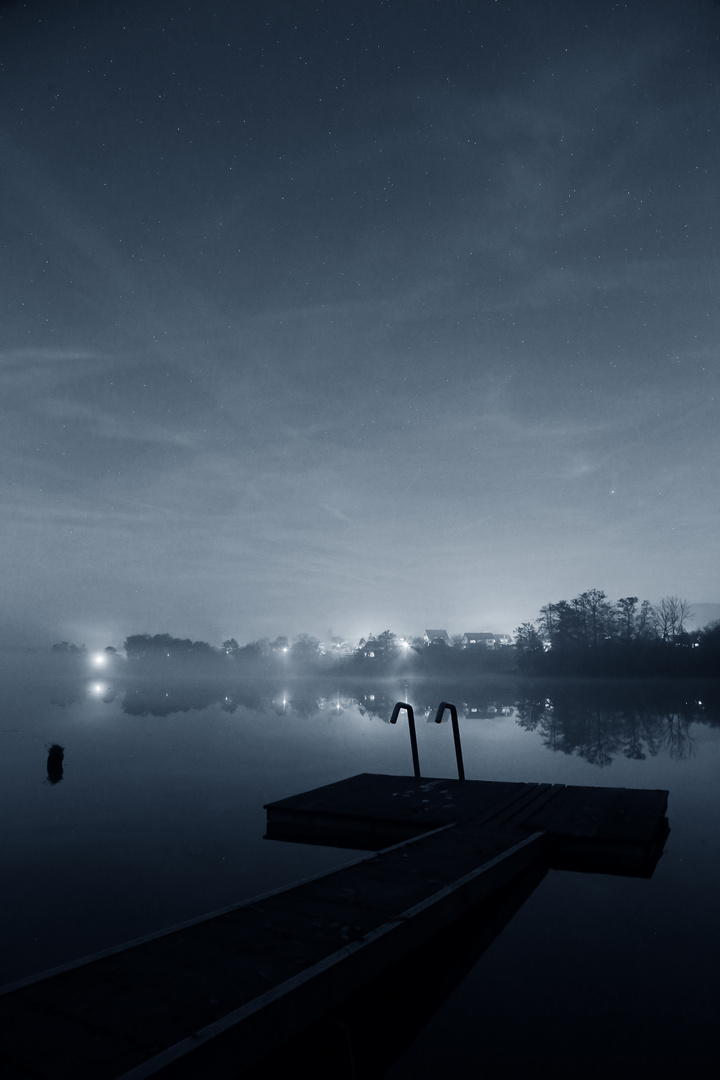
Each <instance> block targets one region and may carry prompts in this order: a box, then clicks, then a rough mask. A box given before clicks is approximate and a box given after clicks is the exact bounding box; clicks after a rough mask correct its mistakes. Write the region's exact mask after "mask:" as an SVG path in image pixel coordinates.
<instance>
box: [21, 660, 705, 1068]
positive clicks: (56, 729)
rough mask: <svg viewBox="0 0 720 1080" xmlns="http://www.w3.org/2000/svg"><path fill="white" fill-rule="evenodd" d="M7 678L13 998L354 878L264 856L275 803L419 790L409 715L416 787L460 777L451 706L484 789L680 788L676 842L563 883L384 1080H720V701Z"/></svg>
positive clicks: (288, 848) (678, 692)
mask: <svg viewBox="0 0 720 1080" xmlns="http://www.w3.org/2000/svg"><path fill="white" fill-rule="evenodd" d="M4 672H5V674H4V678H3V682H2V688H1V690H0V697H1V700H0V735H1V737H2V747H3V753H2V759H1V761H0V770H1V778H2V782H1V784H0V799H1V800H2V806H1V813H0V822H1V823H2V824H1V826H0V829H1V832H0V856H1V857H2V866H3V876H4V882H5V884H4V887H3V890H2V897H1V901H0V902H1V903H2V926H3V934H4V948H3V953H2V960H1V965H0V983H3V984H4V983H7V982H10V981H12V980H14V979H18V978H21V977H23V976H25V975H29V974H32V973H34V972H38V971H42V970H45V969H47V968H51V967H53V966H55V965H57V964H60V963H63V962H65V961H67V960H72V959H75V958H78V957H80V956H84V955H86V954H89V953H92V952H94V951H96V950H98V949H101V948H104V947H106V946H109V945H112V944H116V943H119V942H122V941H125V940H129V939H132V938H134V937H137V936H140V935H142V934H145V933H148V932H151V931H154V930H158V929H162V928H164V927H169V926H172V925H173V924H175V923H178V922H180V921H182V920H184V919H187V918H191V917H193V916H196V915H200V914H203V913H204V912H208V911H212V910H214V909H218V908H221V907H223V906H225V905H228V904H232V903H234V902H237V901H240V900H242V899H244V898H246V897H249V896H253V895H256V894H258V893H262V892H264V891H266V890H268V889H271V888H275V887H277V886H280V885H283V884H289V883H292V882H294V881H297V880H298V879H300V878H302V877H305V876H308V875H310V874H313V873H317V872H319V871H322V870H325V869H331V868H333V867H336V866H339V865H342V864H343V863H344V862H349V861H351V860H352V859H353V858H355V857H356V855H357V853H356V852H351V851H345V850H339V849H332V848H317V847H310V846H305V845H294V844H286V843H279V842H276V841H266V840H264V839H263V833H264V827H265V813H264V811H263V804H264V803H267V802H270V801H272V800H275V799H279V798H282V797H284V796H288V795H293V794H296V793H298V792H301V791H304V790H307V789H310V788H312V787H316V786H318V785H321V784H325V783H331V782H333V781H335V780H339V779H342V778H344V777H347V776H351V775H354V774H356V773H360V772H385V773H399V774H407V775H411V774H412V761H411V755H410V742H409V738H408V730H407V723H406V722H405V720H404V719H403V718H401V720H400V721H399V723H398V724H397V725H396V726H391V725H390V724H389V723H388V722H387V721H388V719H389V716H390V713H391V711H392V706H393V704H394V702H395V701H397V700H408V701H410V702H411V703H412V704H413V706H414V707H415V709H416V716H417V718H418V744H419V755H420V764H421V768H422V773H423V775H424V776H447V777H453V776H455V775H456V769H455V757H454V751H453V740H452V734H451V730H450V725H449V724H448V723H443V724H441V725H435V724H434V723H432V719H433V716H434V709H435V707H436V706H437V704H438V703H439V701H440V700H442V699H446V700H449V701H452V702H454V703H455V704H456V705H457V706H458V710H459V713H460V730H461V735H462V747H463V754H464V760H465V770H466V774H467V776H468V778H469V779H489V780H512V781H540V782H552V783H566V784H588V785H593V786H618V787H644V788H667V789H668V790H669V792H670V798H669V807H668V817H669V821H670V828H671V833H670V837H669V839H668V841H667V844H666V848H665V853H664V855H663V857H662V858H661V860H660V863H659V864H658V867H657V869H656V871H655V873H654V876H653V877H652V878H651V879H650V880H638V879H631V878H621V877H610V876H604V875H597V874H574V873H556V872H551V873H549V874H548V875H547V876H546V877H545V879H544V880H543V881H542V882H541V884H540V885H539V886H538V888H537V889H536V890H535V891H534V892H533V893H532V895H531V896H530V897H529V899H528V900H527V901H526V902H525V904H524V906H523V907H522V908H521V909H520V911H519V912H518V913H517V914H516V915H515V917H514V918H513V920H512V921H511V922H510V924H509V925H508V926H507V927H506V928H505V929H504V930H503V932H502V933H501V934H500V935H499V937H498V938H497V939H496V940H495V941H494V942H493V944H492V945H491V946H490V947H489V948H488V949H487V951H486V952H485V953H484V955H483V956H482V957H481V958H480V960H478V962H477V963H476V964H475V965H474V966H473V967H472V969H471V970H470V972H469V974H468V975H467V976H466V977H465V978H464V979H463V981H462V982H461V983H460V984H459V985H458V986H457V987H456V989H455V990H454V992H453V993H452V994H451V996H450V998H448V1000H447V1001H446V1003H445V1004H444V1005H443V1006H442V1007H441V1008H440V1009H439V1010H438V1012H437V1013H436V1014H435V1016H434V1017H433V1019H432V1020H431V1021H430V1023H429V1024H428V1025H427V1026H426V1027H425V1029H424V1030H423V1031H422V1032H421V1034H420V1035H419V1037H418V1038H417V1039H416V1040H415V1042H414V1043H413V1044H412V1045H411V1046H410V1047H409V1048H408V1049H407V1051H406V1052H405V1054H404V1055H403V1057H402V1058H401V1059H400V1060H399V1061H398V1062H397V1063H396V1064H395V1066H394V1067H393V1068H392V1069H391V1071H390V1073H389V1074H388V1075H389V1076H390V1077H392V1078H393V1080H405V1078H410V1077H413V1078H415V1080H417V1078H418V1077H425V1076H427V1077H430V1076H433V1077H434V1076H437V1075H438V1073H440V1072H442V1073H450V1074H453V1073H454V1074H455V1075H457V1076H459V1077H463V1076H475V1075H477V1074H478V1073H479V1071H480V1070H481V1069H482V1070H484V1072H483V1075H487V1076H493V1077H495V1076H497V1077H501V1076H502V1077H506V1076H514V1075H519V1074H520V1072H521V1070H522V1071H523V1072H527V1073H529V1074H530V1075H533V1076H545V1075H548V1076H550V1075H552V1076H553V1077H558V1076H570V1075H571V1073H572V1074H573V1075H575V1074H576V1073H577V1072H578V1071H581V1072H582V1073H583V1075H589V1076H598V1077H599V1076H606V1075H607V1074H608V1073H609V1072H610V1071H612V1072H613V1073H614V1075H615V1076H628V1077H630V1076H633V1077H637V1076H639V1075H644V1074H645V1072H646V1071H648V1072H649V1070H650V1069H651V1068H652V1070H653V1074H654V1075H655V1076H668V1077H670V1076H678V1075H680V1073H681V1072H682V1073H683V1074H690V1075H693V1076H701V1075H710V1069H711V1063H712V1062H713V1061H714V1059H715V1056H716V1054H717V1049H718V1047H717V1036H716V1028H717V1020H716V1012H717V1008H716V1004H717V1001H718V998H719V996H720V973H719V966H720V948H719V945H720V932H719V931H718V912H720V857H719V856H720V812H719V811H720V782H719V781H720V705H719V704H718V691H719V689H720V687H718V685H717V684H705V685H701V684H692V685H691V684H685V683H680V682H674V683H666V684H664V685H663V684H657V683H651V682H643V683H633V682H626V683H614V682H605V683H602V684H594V685H593V684H590V683H582V682H564V683H559V684H558V683H555V684H550V683H540V682H538V681H532V680H522V681H518V680H511V679H496V680H492V679H486V680H483V681H478V682H474V683H468V682H464V683H462V684H454V685H453V684H448V683H447V682H445V683H442V684H437V685H432V684H429V683H426V682H425V683H424V682H420V681H419V680H415V681H414V680H410V681H409V682H408V683H404V682H403V680H402V679H398V680H396V681H393V680H384V681H378V682H377V683H375V684H370V683H367V682H366V683H364V684H361V685H359V684H357V683H351V682H350V681H349V680H343V681H342V682H340V681H337V682H335V683H333V682H332V681H330V680H324V681H323V682H322V683H318V682H312V681H302V680H296V681H295V682H294V683H292V684H290V683H288V684H285V685H283V684H280V683H278V684H274V685H270V684H266V683H263V684H260V683H240V682H235V683H232V682H227V683H225V684H223V685H222V686H221V685H218V684H214V683H192V684H189V683H188V684H179V683H177V682H175V683H173V684H170V685H165V684H163V683H160V682H157V683H143V684H139V683H131V682H123V681H122V679H119V680H118V681H117V682H113V681H112V680H107V679H72V678H69V677H67V675H66V674H63V671H62V669H61V668H58V667H57V666H56V667H54V668H51V667H50V665H49V664H47V663H46V662H44V660H43V659H42V658H37V657H33V656H22V657H18V656H16V657H14V658H12V660H7V659H6V663H5V665H4ZM425 721H428V722H425ZM52 743H59V744H61V745H62V746H63V747H64V760H63V762H62V770H63V772H62V779H60V780H57V776H56V775H55V776H54V779H56V780H57V782H54V783H53V782H51V779H50V777H49V776H48V771H47V768H46V765H47V754H48V747H49V746H50V745H51V744H52ZM712 1071H713V1074H714V1069H713V1070H712Z"/></svg>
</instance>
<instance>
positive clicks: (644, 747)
mask: <svg viewBox="0 0 720 1080" xmlns="http://www.w3.org/2000/svg"><path fill="white" fill-rule="evenodd" d="M517 722H518V723H519V724H520V726H521V727H522V728H524V729H525V730H526V731H533V732H536V733H538V734H539V735H540V736H541V738H542V741H543V744H544V745H545V746H546V747H547V748H548V749H549V750H554V751H561V752H562V753H564V754H573V755H576V756H577V757H581V758H583V759H584V760H585V761H588V762H590V764H592V765H596V766H597V767H598V768H605V767H606V766H608V765H611V764H612V762H613V760H614V758H616V757H618V756H622V757H625V758H629V759H632V760H635V761H642V760H644V759H645V758H646V757H647V756H648V755H650V756H651V757H655V756H656V755H657V754H658V753H659V752H660V751H661V750H662V751H664V752H665V753H667V754H669V756H670V757H672V758H676V759H680V760H683V759H685V758H687V757H689V756H690V755H691V754H692V753H693V752H694V740H693V736H692V733H691V724H693V723H708V722H710V723H717V722H718V712H717V710H715V709H708V708H707V707H706V705H704V704H703V701H702V700H701V699H700V698H699V697H697V696H693V695H692V694H688V693H687V688H683V687H681V688H678V687H677V686H676V685H675V684H672V685H670V686H668V685H658V684H649V683H643V684H640V685H627V684H618V686H609V685H606V684H602V685H599V684H583V683H577V684H569V683H556V684H553V685H551V686H548V685H544V686H543V687H542V690H541V689H540V687H537V688H536V687H534V686H532V685H529V686H528V687H527V690H526V695H525V697H524V698H521V700H520V701H519V702H518V705H517Z"/></svg>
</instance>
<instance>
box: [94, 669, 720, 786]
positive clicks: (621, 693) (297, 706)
mask: <svg viewBox="0 0 720 1080" xmlns="http://www.w3.org/2000/svg"><path fill="white" fill-rule="evenodd" d="M718 689H719V688H718V687H716V686H714V685H712V684H711V685H709V686H708V685H705V686H702V685H701V684H698V685H697V686H690V685H689V684H687V683H679V682H678V681H675V682H667V683H659V682H655V681H652V680H647V681H643V682H621V681H617V682H614V681H612V680H603V681H600V680H596V681H594V682H592V681H588V680H577V681H575V680H564V681H553V682H550V681H548V680H536V681H533V680H527V679H525V680H521V681H510V680H499V681H497V682H493V681H492V680H483V681H481V682H480V681H479V682H471V683H465V684H462V683H454V684H452V685H450V686H448V684H447V683H446V682H445V683H443V684H437V685H436V684H435V683H432V682H427V681H420V680H418V681H417V682H416V683H415V684H414V685H413V684H412V683H411V684H409V683H408V681H407V680H403V681H400V680H398V681H393V680H386V681H378V682H377V683H375V684H368V683H356V682H351V681H345V682H343V683H342V684H338V682H337V681H336V682H334V683H332V684H330V683H328V682H324V681H320V680H313V679H306V680H297V681H295V682H293V683H292V684H286V685H284V686H280V687H278V685H277V684H272V685H271V684H267V683H260V682H245V683H232V684H224V685H222V684H218V683H214V682H211V681H205V682H201V683H193V682H179V681H177V680H175V681H172V682H169V683H157V682H132V683H128V684H126V685H125V686H124V687H121V686H118V685H115V684H109V683H93V684H91V687H90V692H91V694H93V695H94V696H95V697H97V698H99V699H101V700H102V701H106V702H109V701H112V700H114V699H115V697H116V696H119V697H120V700H121V704H122V710H123V712H125V713H127V714H128V715H131V716H169V715H171V714H173V713H180V712H191V711H201V710H204V709H207V708H209V707H211V706H219V707H220V708H221V709H222V710H223V711H224V712H226V713H230V714H235V713H236V712H237V711H238V710H239V709H246V710H248V709H249V710H253V711H256V712H263V713H266V714H268V715H272V714H274V715H277V716H287V717H288V718H293V717H294V718H298V719H304V718H310V717H313V716H316V715H318V714H321V713H326V714H330V715H335V716H338V717H339V716H341V715H343V714H345V713H347V712H348V711H350V710H354V711H356V712H357V713H359V714H360V716H363V717H367V718H368V719H379V720H382V721H383V722H385V723H388V722H389V720H390V716H391V715H392V710H393V707H394V705H395V702H396V701H399V700H404V701H409V702H410V703H411V704H412V705H413V708H414V710H415V714H416V716H417V717H419V718H423V719H424V720H425V721H426V722H427V723H432V721H433V720H434V717H435V712H436V710H437V706H438V703H439V702H440V701H441V700H444V699H447V700H450V701H453V702H454V703H455V704H456V706H457V709H458V714H459V715H460V717H461V718H462V719H463V720H464V721H465V722H485V723H487V722H490V723H507V722H508V721H510V720H511V719H514V721H515V722H516V723H517V724H519V725H520V727H521V728H523V729H524V730H525V731H527V732H532V733H535V734H537V735H540V737H541V739H542V742H543V744H544V746H545V747H547V748H548V749H549V750H553V751H557V752H560V753H563V754H568V755H574V756H577V757H580V758H583V759H584V760H585V761H587V762H589V763H590V764H592V765H595V766H597V767H598V768H604V767H606V766H608V765H610V764H611V763H612V761H613V760H614V759H615V758H618V757H624V758H630V759H634V760H637V761H642V760H644V759H645V758H647V757H655V756H656V755H658V754H659V753H661V752H662V753H666V754H668V755H670V756H671V757H673V758H677V759H684V758H688V757H690V756H691V755H692V754H693V753H694V751H695V742H694V737H693V733H692V725H693V724H697V723H703V724H710V725H713V724H717V723H719V722H720V702H719V700H718ZM444 720H445V722H447V716H446V717H445V718H444Z"/></svg>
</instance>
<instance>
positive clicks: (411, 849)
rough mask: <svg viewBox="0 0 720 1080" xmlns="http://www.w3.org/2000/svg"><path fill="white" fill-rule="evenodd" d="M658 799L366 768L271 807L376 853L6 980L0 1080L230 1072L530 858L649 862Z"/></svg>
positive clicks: (643, 868) (485, 895)
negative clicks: (49, 968) (67, 962)
mask: <svg viewBox="0 0 720 1080" xmlns="http://www.w3.org/2000/svg"><path fill="white" fill-rule="evenodd" d="M666 806H667V792H654V791H627V790H624V789H612V788H570V787H563V786H562V785H548V784H497V783H482V782H476V781H468V782H465V783H464V784H462V783H460V782H459V781H448V780H413V779H412V778H407V777H392V776H375V775H370V774H364V775H361V776H357V777H352V778H351V779H349V780H346V781H342V782H341V783H339V784H332V785H329V786H327V787H324V788H320V789H318V790H316V791H313V792H307V793H305V794H303V795H298V796H295V797H293V798H290V799H286V800H281V801H279V802H275V803H272V804H270V805H269V806H268V807H267V812H268V836H269V837H273V836H276V837H278V838H282V839H289V838H292V839H297V840H302V841H305V842H312V843H332V844H337V843H338V842H339V841H340V839H341V838H342V837H344V838H345V843H346V844H347V846H352V847H360V848H365V849H367V850H371V851H374V852H375V853H374V854H371V855H366V856H364V857H362V858H359V859H358V860H357V861H356V862H355V863H353V864H352V865H350V866H346V867H344V868H343V869H341V870H338V871H335V872H334V873H331V874H324V875H321V876H318V877H317V878H314V879H312V880H309V881H306V882H304V883H301V884H300V885H297V886H294V887H292V888H287V889H281V890H277V891H275V892H273V893H270V894H267V895H265V896H263V897H259V898H255V899H253V900H250V901H247V902H245V903H243V904H240V905H238V906H236V907H233V908H232V909H227V910H224V911H222V912H216V913H213V914H212V915H209V916H205V917H203V918H202V919H198V920H194V921H192V922H189V923H185V924H183V925H182V926H181V927H176V928H174V929H172V930H170V931H165V932H163V933H161V934H155V935H151V936H150V937H147V938H144V939H142V940H141V941H137V942H132V943H130V944H128V945H125V946H122V947H120V948H116V949H111V950H108V951H106V952H104V953H102V954H99V955H96V956H94V957H90V958H86V959H85V960H83V961H78V962H77V963H75V964H70V965H65V966H64V967H63V968H61V969H58V970H56V971H55V972H50V973H45V974H44V975H41V976H37V977H35V978H31V979H26V980H23V981H21V982H19V983H16V984H14V985H13V986H11V987H6V988H5V989H4V990H3V991H2V992H0V1032H1V1034H0V1074H1V1075H2V1076H3V1078H7V1080H12V1078H16V1080H19V1078H24V1080H65V1078H68V1080H84V1078H88V1080H119V1078H123V1080H142V1078H144V1077H151V1076H152V1077H154V1076H161V1077H198V1078H199V1077H208V1076H212V1077H213V1078H223V1077H227V1078H228V1080H230V1078H234V1077H237V1076H239V1075H241V1073H242V1072H243V1070H245V1069H248V1068H250V1067H252V1066H253V1065H254V1064H255V1063H257V1062H258V1061H260V1060H261V1059H262V1058H263V1057H265V1055H266V1054H267V1053H268V1050H269V1049H270V1048H273V1047H275V1046H277V1045H278V1044H280V1043H282V1042H283V1041H285V1040H288V1039H291V1038H293V1037H294V1036H296V1035H298V1034H299V1033H301V1032H302V1031H303V1030H305V1029H307V1028H308V1027H309V1026H310V1025H312V1024H314V1023H316V1022H318V1021H319V1020H320V1019H321V1018H322V1017H323V1016H325V1015H327V1014H328V1013H330V1012H331V1011H332V1009H333V1007H335V1006H336V1005H337V1003H338V1002H339V1001H341V1000H343V999H347V998H349V997H351V995H353V994H356V993H357V992H358V991H359V990H361V989H362V988H363V987H364V986H367V985H369V984H370V983H371V982H372V981H373V980H377V979H378V977H379V976H382V975H383V973H384V972H387V971H389V970H390V969H391V968H393V967H397V965H398V964H401V963H402V962H403V961H405V960H407V959H408V958H409V957H411V956H414V955H417V953H418V950H420V949H421V948H423V946H427V945H428V943H429V942H431V941H432V940H433V939H435V938H436V937H437V935H438V934H439V933H440V932H441V931H443V930H444V929H446V928H448V927H450V926H452V925H453V924H455V923H456V921H457V920H458V919H461V918H467V917H469V913H471V912H472V911H473V910H474V909H475V908H476V907H477V905H478V904H481V903H483V902H485V901H487V900H488V899H489V898H491V897H493V896H494V895H495V894H496V893H497V892H498V890H501V889H502V888H504V887H506V886H507V885H508V883H511V882H514V881H515V880H517V879H518V878H519V877H520V876H521V875H523V874H524V873H527V872H528V870H529V869H530V868H533V867H535V868H540V869H544V868H546V867H547V865H563V866H570V865H575V866H576V867H577V868H578V869H583V870H588V869H598V868H601V867H602V868H604V869H605V870H606V871H607V872H611V873H631V874H643V875H647V874H649V873H651V871H652V866H653V865H654V862H655V861H657V858H658V857H659V854H660V853H661V851H662V843H663V841H664V838H665V836H666V835H667V821H666V819H665V817H664V814H665V809H666ZM398 834H402V835H398ZM389 838H390V840H391V843H390V846H388V844H387V841H388V839H389ZM378 848H379V849H380V850H376V849H378Z"/></svg>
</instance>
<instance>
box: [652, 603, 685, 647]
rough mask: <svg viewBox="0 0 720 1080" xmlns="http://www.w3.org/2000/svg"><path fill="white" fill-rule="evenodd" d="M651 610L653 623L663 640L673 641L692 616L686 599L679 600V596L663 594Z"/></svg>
mask: <svg viewBox="0 0 720 1080" xmlns="http://www.w3.org/2000/svg"><path fill="white" fill-rule="evenodd" d="M653 610H654V614H655V625H656V627H657V631H658V634H659V635H660V637H661V638H662V639H663V641H675V640H676V639H677V638H678V637H679V636H680V634H682V633H683V631H684V630H685V623H686V622H687V620H688V619H689V618H690V617H691V616H692V611H691V609H690V605H689V604H688V602H687V600H681V599H680V597H679V596H664V597H663V598H662V600H661V601H660V603H659V604H658V605H657V606H656V607H655V608H654V609H653Z"/></svg>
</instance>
